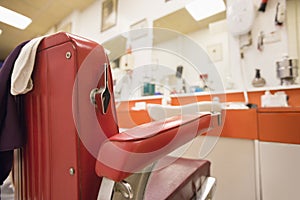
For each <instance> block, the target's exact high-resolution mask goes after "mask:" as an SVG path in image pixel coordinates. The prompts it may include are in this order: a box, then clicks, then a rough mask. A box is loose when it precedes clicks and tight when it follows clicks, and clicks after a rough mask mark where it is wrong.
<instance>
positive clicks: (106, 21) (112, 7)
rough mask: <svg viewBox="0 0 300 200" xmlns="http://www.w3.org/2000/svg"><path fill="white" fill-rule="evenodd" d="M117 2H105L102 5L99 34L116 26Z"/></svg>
mask: <svg viewBox="0 0 300 200" xmlns="http://www.w3.org/2000/svg"><path fill="white" fill-rule="evenodd" d="M117 8H118V0H105V1H104V2H103V3H102V14H101V32H103V31H106V30H108V29H110V28H111V27H113V26H115V25H116V24H117V17H118V13H117V12H118V9H117Z"/></svg>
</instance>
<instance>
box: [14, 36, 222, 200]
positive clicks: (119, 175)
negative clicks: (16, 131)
mask: <svg viewBox="0 0 300 200" xmlns="http://www.w3.org/2000/svg"><path fill="white" fill-rule="evenodd" d="M32 79H33V85H34V87H33V90H32V91H30V92H29V93H27V94H25V95H24V105H25V115H26V116H25V120H26V125H27V127H26V129H27V141H26V146H25V147H24V148H23V149H22V150H21V151H20V152H18V154H17V155H16V157H18V158H17V160H18V164H17V165H16V166H17V168H15V170H14V171H15V178H16V179H17V180H18V181H17V183H16V199H24V200H25V199H26V200H27V199H39V200H40V199H45V200H50V199H53V200H76V199H78V200H79V199H82V200H92V199H94V200H96V199H150V200H152V199H210V198H211V196H212V191H213V189H212V188H214V185H215V179H214V178H212V177H210V162H209V161H205V160H192V159H185V158H174V157H169V156H167V155H168V154H169V153H170V152H172V151H173V150H175V149H176V148H178V147H180V146H181V145H183V144H185V143H187V142H188V141H190V140H192V139H193V138H194V137H195V136H196V135H197V134H201V133H203V132H205V131H207V130H209V129H211V128H214V126H218V119H219V116H218V115H216V114H213V113H198V114H191V115H177V116H173V117H170V118H166V119H163V120H158V121H154V122H151V123H148V124H143V125H140V126H137V127H135V128H133V129H129V130H127V131H124V132H121V133H120V132H119V128H118V124H117V115H116V109H115V102H114V95H113V85H112V77H111V69H110V67H109V60H108V58H107V56H106V54H105V52H104V49H103V47H102V46H100V45H99V44H97V43H95V42H92V41H89V40H86V39H83V38H80V37H77V36H74V35H71V34H67V33H57V34H54V35H52V36H48V37H45V38H44V39H43V41H42V42H41V43H40V45H39V48H38V52H37V55H36V59H35V66H34V71H33V74H32ZM212 125H213V126H212ZM206 189H208V190H206Z"/></svg>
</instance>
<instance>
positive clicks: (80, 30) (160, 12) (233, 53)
mask: <svg viewBox="0 0 300 200" xmlns="http://www.w3.org/2000/svg"><path fill="white" fill-rule="evenodd" d="M190 1H191V0H172V1H169V2H167V3H165V2H164V0H152V1H148V0H119V3H118V20H117V21H118V22H117V25H116V26H114V27H112V28H111V29H109V30H107V31H105V32H103V33H101V30H100V29H101V7H102V0H98V1H96V2H95V3H94V4H93V5H91V6H90V7H88V8H87V9H86V10H84V11H83V12H78V11H76V12H74V13H73V14H72V15H70V16H69V17H68V18H66V19H65V20H64V21H63V22H62V24H63V23H67V22H69V21H71V22H72V32H73V33H75V34H78V35H81V36H83V37H86V38H89V39H91V40H94V41H96V42H99V43H103V42H105V41H106V40H108V39H109V38H112V37H114V36H116V35H119V34H120V33H122V32H125V31H128V30H129V27H130V25H132V24H134V23H136V22H137V21H140V20H142V19H144V18H146V19H147V21H148V24H149V25H150V26H151V24H152V22H153V20H155V19H158V18H160V17H162V16H164V15H167V14H169V13H171V12H173V11H175V10H178V9H180V8H182V7H183V6H184V5H185V4H186V3H188V2H190ZM228 1H229V0H228ZM231 1H233V0H231ZM253 2H254V4H255V6H256V7H257V8H258V7H259V5H260V3H261V0H253ZM277 2H281V3H283V4H285V0H278V1H268V5H267V9H266V12H264V13H263V12H258V13H257V16H256V18H255V21H254V24H253V27H252V42H253V43H252V45H251V46H250V47H247V48H245V49H244V52H245V53H244V55H245V57H244V59H243V60H242V59H241V58H240V51H239V47H240V46H241V45H242V44H243V43H245V40H244V39H242V40H241V41H240V38H239V37H234V36H232V35H231V34H228V33H227V32H225V31H224V32H219V33H214V34H213V35H214V37H213V38H212V39H207V36H208V35H212V34H211V33H210V32H209V31H208V30H202V31H200V30H199V31H197V32H194V33H191V34H189V35H188V37H191V38H192V39H193V40H194V41H195V42H196V43H198V44H200V45H202V47H203V48H204V49H205V50H207V47H209V46H211V45H215V44H221V46H222V56H223V58H222V60H219V61H216V62H215V66H216V68H217V70H218V71H219V72H220V74H221V78H222V80H223V81H224V84H225V86H228V84H227V83H228V82H227V80H229V82H230V81H233V82H234V88H233V89H242V88H243V80H245V84H246V87H247V88H248V89H251V88H253V87H252V85H251V81H252V79H253V78H254V75H255V69H256V68H259V69H261V75H262V76H263V77H264V78H265V79H266V81H267V86H276V85H279V80H278V79H277V77H276V64H275V62H276V61H278V60H280V59H281V57H282V55H283V54H284V53H287V52H288V42H287V29H286V23H285V24H284V25H283V26H276V25H275V22H274V18H275V12H276V5H277ZM257 8H256V10H257ZM261 31H263V32H264V33H265V34H269V33H271V32H273V31H276V32H277V33H278V35H279V36H280V40H279V41H277V42H275V43H269V44H265V45H264V49H263V51H259V50H257V37H258V34H259V32H261ZM175 66H176V65H175ZM241 68H243V70H244V72H245V77H242V76H241ZM195 77H196V76H191V79H192V80H193V79H197V78H195Z"/></svg>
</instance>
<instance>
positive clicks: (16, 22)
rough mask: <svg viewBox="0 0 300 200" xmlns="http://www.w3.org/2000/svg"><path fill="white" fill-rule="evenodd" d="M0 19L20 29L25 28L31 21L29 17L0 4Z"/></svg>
mask: <svg viewBox="0 0 300 200" xmlns="http://www.w3.org/2000/svg"><path fill="white" fill-rule="evenodd" d="M0 21H1V22H3V23H5V24H8V25H11V26H13V27H16V28H18V29H21V30H24V29H26V28H27V26H29V24H31V22H32V20H31V19H30V18H28V17H26V16H24V15H21V14H20V13H17V12H15V11H12V10H9V9H7V8H4V7H2V6H0Z"/></svg>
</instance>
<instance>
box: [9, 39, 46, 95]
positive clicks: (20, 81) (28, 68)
mask: <svg viewBox="0 0 300 200" xmlns="http://www.w3.org/2000/svg"><path fill="white" fill-rule="evenodd" d="M44 37H45V36H41V37H37V38H34V39H32V40H30V41H29V42H28V43H27V44H26V45H25V46H24V47H23V48H22V50H21V52H20V54H19V56H18V58H17V60H16V62H15V65H14V69H13V72H12V75H11V88H10V92H11V94H12V95H18V94H26V93H27V92H29V91H30V90H32V88H33V83H32V79H31V74H32V71H33V67H34V62H35V56H36V52H37V48H38V46H39V44H40V42H41V41H42V39H43V38H44Z"/></svg>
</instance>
